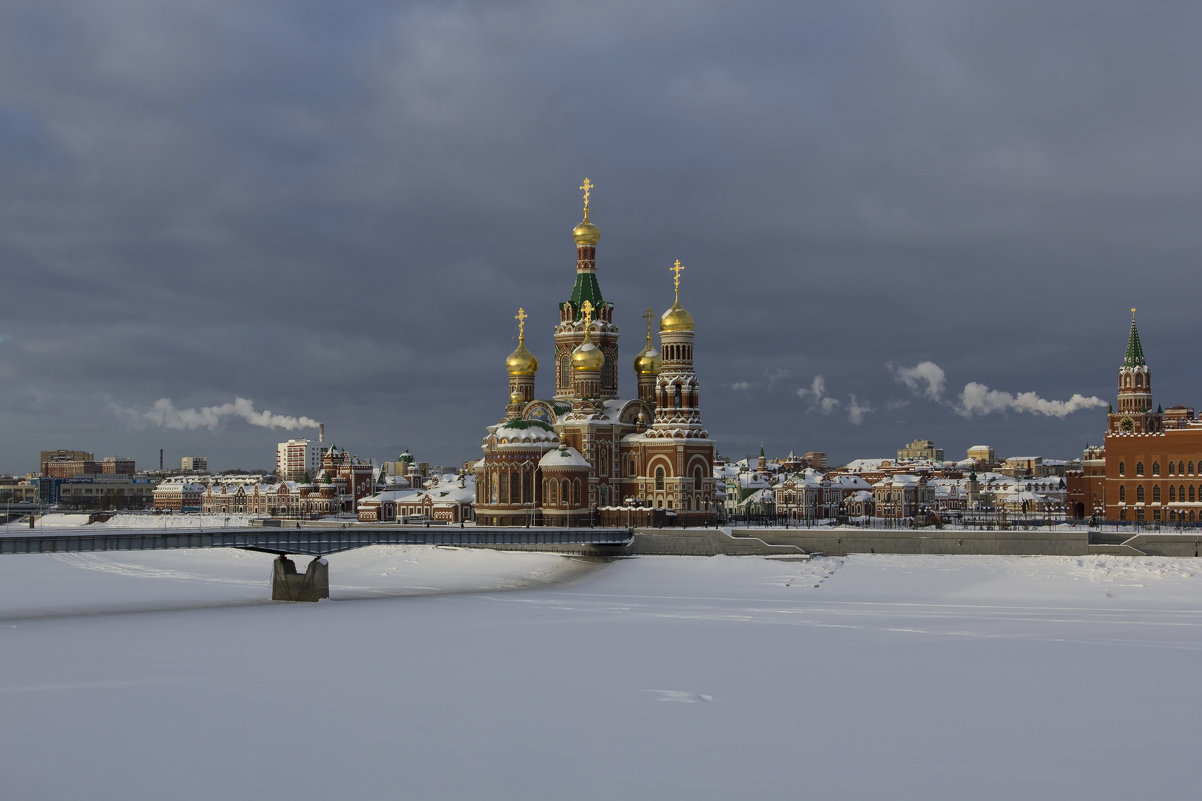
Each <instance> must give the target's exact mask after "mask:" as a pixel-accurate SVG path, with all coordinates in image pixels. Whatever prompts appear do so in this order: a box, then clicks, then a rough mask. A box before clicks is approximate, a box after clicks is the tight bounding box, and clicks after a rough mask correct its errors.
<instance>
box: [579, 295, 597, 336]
mask: <svg viewBox="0 0 1202 801" xmlns="http://www.w3.org/2000/svg"><path fill="white" fill-rule="evenodd" d="M593 308H594V306H593V304H592V301H589V300H585V301H584V303H582V304H581V305H580V311H581V313H582V314H584V333H585V334H587V333H588V329H589V325H590V324H591V323H592V322H593Z"/></svg>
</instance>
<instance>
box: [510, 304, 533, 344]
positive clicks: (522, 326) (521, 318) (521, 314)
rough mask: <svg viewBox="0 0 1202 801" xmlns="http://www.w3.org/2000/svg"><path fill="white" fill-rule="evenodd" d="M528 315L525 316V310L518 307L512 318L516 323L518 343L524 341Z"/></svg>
mask: <svg viewBox="0 0 1202 801" xmlns="http://www.w3.org/2000/svg"><path fill="white" fill-rule="evenodd" d="M529 316H530V315H528V314H526V310H525V309H523V308H522V307H520V306H519V307H518V313H517V314H515V315H514V316H513V319H515V320H517V321H518V341H519V342H521V341H524V340H525V339H526V318H527V317H529Z"/></svg>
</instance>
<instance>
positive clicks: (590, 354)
mask: <svg viewBox="0 0 1202 801" xmlns="http://www.w3.org/2000/svg"><path fill="white" fill-rule="evenodd" d="M604 366H605V354H604V353H602V352H601V349H600V348H598V347H597V346H596V345H594V344H593V343H592V342H589V341H588V340H587V339H586V340H585V341H584V342H581V343H580V346H579V347H578V348H576V349H575V350H574V351H572V368H573V369H575V370H581V371H585V372H593V373H599V372H601V368H602V367H604Z"/></svg>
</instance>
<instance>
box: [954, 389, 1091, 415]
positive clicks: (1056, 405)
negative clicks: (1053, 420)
mask: <svg viewBox="0 0 1202 801" xmlns="http://www.w3.org/2000/svg"><path fill="white" fill-rule="evenodd" d="M1105 405H1106V401H1104V400H1102V399H1101V398H1096V397H1092V396H1091V397H1088V398H1087V397H1085V396H1084V395H1080V394H1074V395H1073V396H1072V397H1071V398H1069V399H1068V400H1066V401H1056V400H1046V399H1044V398H1041V397H1039V396H1038V395H1036V394H1035V393H1034V392H1020V393H1019V394H1017V395H1012V394H1010V393H1009V392H1002V391H1000V390H996V389H990V388H989V387H987V386H985V385H984V384H980V383H977V382H976V381H971V382H969V383H967V384H965V385H964V391H963V392H961V393H960V399H959V403H958V405H957V407H956V412H957V414H960V415H962V416H964V417H973V416H975V415H986V414H991V413H993V412H1010V411H1013V412H1023V413H1027V414H1041V415H1045V416H1047V417H1065V416H1067V415H1070V414H1072V413H1073V412H1079V411H1081V410H1082V409H1097V408H1100V407H1102V406H1105Z"/></svg>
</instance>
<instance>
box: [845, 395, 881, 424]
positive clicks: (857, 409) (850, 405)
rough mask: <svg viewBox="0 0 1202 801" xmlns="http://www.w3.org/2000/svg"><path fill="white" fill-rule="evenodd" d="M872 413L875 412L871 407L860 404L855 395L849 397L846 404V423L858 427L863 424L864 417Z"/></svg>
mask: <svg viewBox="0 0 1202 801" xmlns="http://www.w3.org/2000/svg"><path fill="white" fill-rule="evenodd" d="M872 411H875V410H874V409H873V408H872V407H871V406H869V405H868V404H867V403H860V401H859V400H858V399H857V398H856V396H855V395H851V396H850V400H848V402H847V422H849V423H851V424H852V425H854V426H858V425H859V424H860V423H862V422H864V415H866V414H868V413H869V412H872Z"/></svg>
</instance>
